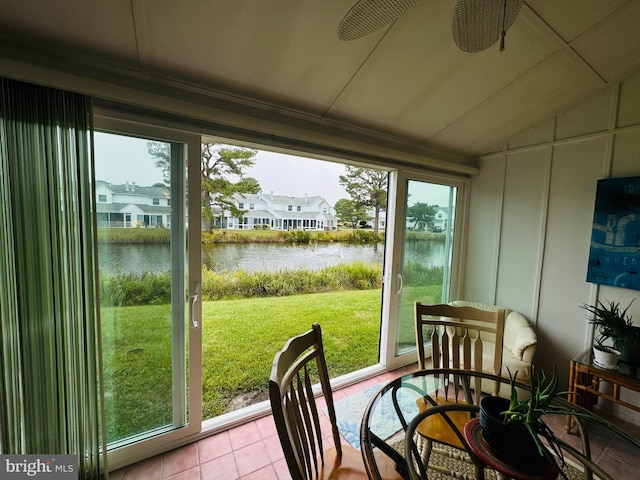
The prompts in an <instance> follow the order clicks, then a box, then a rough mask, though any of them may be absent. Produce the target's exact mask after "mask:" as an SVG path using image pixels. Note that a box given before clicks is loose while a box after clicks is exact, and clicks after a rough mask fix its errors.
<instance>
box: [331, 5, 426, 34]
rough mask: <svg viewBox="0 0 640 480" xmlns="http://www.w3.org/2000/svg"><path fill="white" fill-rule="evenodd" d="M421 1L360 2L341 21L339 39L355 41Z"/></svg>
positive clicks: (391, 20)
mask: <svg viewBox="0 0 640 480" xmlns="http://www.w3.org/2000/svg"><path fill="white" fill-rule="evenodd" d="M418 1H419V0H359V1H358V2H357V3H356V4H355V5H354V6H353V7H351V10H349V11H348V12H347V14H346V15H345V16H344V17H343V18H342V20H340V24H339V25H338V38H339V39H340V40H355V39H356V38H360V37H364V36H365V35H369V34H370V33H372V32H375V31H376V30H378V29H379V28H382V27H384V26H385V25H388V24H389V23H391V22H393V21H394V20H395V19H397V18H398V17H399V16H401V15H402V14H403V13H405V12H406V11H407V10H409V8H411V7H412V6H413V5H415V4H416V3H418Z"/></svg>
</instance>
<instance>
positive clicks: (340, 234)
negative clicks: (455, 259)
mask: <svg viewBox="0 0 640 480" xmlns="http://www.w3.org/2000/svg"><path fill="white" fill-rule="evenodd" d="M169 234H170V230H169V229H168V228H98V243H117V244H146V243H169V241H170V237H169ZM405 240H407V241H444V240H445V235H444V234H443V233H428V232H415V231H409V232H407V235H406V237H405ZM334 242H344V243H382V242H384V232H380V233H377V234H376V233H374V232H373V231H372V230H368V229H364V230H361V229H341V230H332V231H324V232H315V231H303V230H291V231H284V230H222V229H219V230H213V231H212V232H202V243H204V244H212V243H334Z"/></svg>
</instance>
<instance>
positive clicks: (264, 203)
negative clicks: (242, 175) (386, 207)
mask: <svg viewBox="0 0 640 480" xmlns="http://www.w3.org/2000/svg"><path fill="white" fill-rule="evenodd" d="M233 198H234V202H235V205H236V207H238V208H239V209H240V210H243V211H244V212H245V213H244V215H243V216H242V218H238V217H234V216H232V214H231V213H230V212H227V211H224V212H221V213H219V214H217V217H216V219H215V223H214V224H215V226H216V227H218V228H228V229H244V230H246V229H254V228H268V229H274V230H336V229H337V227H338V219H337V217H336V216H335V210H334V209H333V207H332V206H331V205H330V204H329V202H327V201H326V200H325V199H324V198H322V197H320V196H317V195H316V196H310V195H305V196H304V197H288V196H284V195H274V194H273V193H270V194H263V193H259V194H242V195H241V194H236V195H234V197H233Z"/></svg>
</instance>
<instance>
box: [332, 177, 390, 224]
mask: <svg viewBox="0 0 640 480" xmlns="http://www.w3.org/2000/svg"><path fill="white" fill-rule="evenodd" d="M346 168H347V171H346V174H345V175H340V185H342V186H343V187H344V188H345V189H346V190H347V193H348V194H349V195H351V198H352V200H353V202H354V203H355V205H356V206H357V207H359V208H373V209H374V211H375V213H374V217H373V218H374V224H373V231H374V232H375V233H378V218H379V217H380V209H381V208H383V207H386V205H387V187H388V183H389V175H388V173H387V172H386V171H384V170H376V169H373V168H359V167H346Z"/></svg>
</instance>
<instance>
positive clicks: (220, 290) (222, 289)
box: [100, 262, 443, 307]
mask: <svg viewBox="0 0 640 480" xmlns="http://www.w3.org/2000/svg"><path fill="white" fill-rule="evenodd" d="M442 275H443V268H442V267H435V268H427V267H424V266H422V265H420V264H419V263H417V262H412V263H410V264H408V265H406V266H405V268H404V270H403V276H404V278H405V285H407V286H409V285H411V286H419V285H438V284H442ZM381 287H382V267H381V266H380V265H377V264H373V263H364V262H354V263H349V264H340V265H334V266H331V267H327V268H324V269H322V270H319V271H309V270H282V271H267V272H256V273H247V272H242V271H240V272H226V271H225V272H213V271H211V270H209V269H208V268H207V267H204V268H203V270H202V300H203V301H210V300H221V299H233V298H255V297H282V296H287V295H300V294H303V293H320V292H331V291H339V290H369V289H374V288H381ZM185 298H186V297H185ZM170 302H171V285H170V277H169V273H159V274H154V273H142V274H123V275H114V276H102V277H101V278H100V303H101V305H102V306H104V307H108V306H133V305H161V304H167V303H170Z"/></svg>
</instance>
